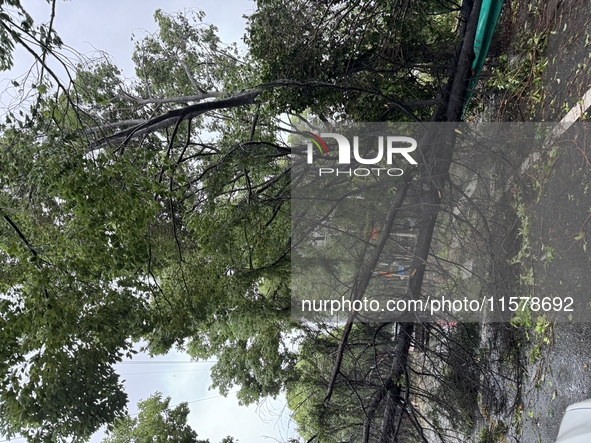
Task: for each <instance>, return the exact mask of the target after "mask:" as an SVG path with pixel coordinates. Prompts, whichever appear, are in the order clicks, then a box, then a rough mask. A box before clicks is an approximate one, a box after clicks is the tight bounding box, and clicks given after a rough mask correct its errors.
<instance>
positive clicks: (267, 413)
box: [0, 0, 295, 443]
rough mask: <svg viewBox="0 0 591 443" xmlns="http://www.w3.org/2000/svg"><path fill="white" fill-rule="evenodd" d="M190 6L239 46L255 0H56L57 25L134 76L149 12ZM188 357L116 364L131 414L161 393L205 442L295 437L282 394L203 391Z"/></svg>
mask: <svg viewBox="0 0 591 443" xmlns="http://www.w3.org/2000/svg"><path fill="white" fill-rule="evenodd" d="M21 2H22V4H23V6H24V7H25V9H26V10H27V11H28V12H29V13H30V14H31V15H33V18H34V19H35V21H36V23H40V22H46V21H48V19H49V12H50V10H49V6H48V4H47V2H46V1H45V0H21ZM192 8H195V9H202V10H203V11H205V13H206V18H205V21H206V22H208V23H212V24H214V25H216V26H217V27H218V28H219V35H220V38H221V39H222V41H223V42H224V43H231V42H237V43H238V44H239V45H242V44H243V43H242V41H241V38H242V36H243V34H244V26H245V20H244V19H243V18H242V16H243V15H248V14H250V13H251V12H252V11H253V2H252V1H249V0H223V1H222V0H217V1H211V0H209V1H206V0H192V1H190V2H188V1H182V0H167V1H166V2H164V1H155V0H142V1H139V0H101V1H90V0H72V1H62V0H58V4H57V15H56V19H55V29H56V30H57V32H58V34H59V35H60V37H61V38H62V40H63V41H64V43H65V44H66V45H68V46H70V47H72V48H73V49H75V50H76V51H78V52H80V53H82V54H84V55H86V56H88V57H93V56H96V54H97V51H105V52H107V53H108V54H110V55H111V56H112V57H113V59H114V61H115V62H116V64H117V66H119V67H120V68H121V69H123V73H124V75H125V76H126V77H132V76H133V75H134V69H133V64H132V62H131V54H132V52H133V42H132V40H131V35H132V33H133V34H135V36H136V38H141V36H142V35H145V33H148V32H149V33H152V32H154V31H156V24H155V23H154V20H153V15H154V11H156V10H157V9H162V10H163V11H164V12H168V13H174V12H177V11H182V10H185V9H192ZM31 64H32V58H31V57H30V56H29V55H28V54H25V53H23V52H17V53H16V54H15V67H14V69H13V70H12V71H10V72H2V73H0V91H4V90H5V88H6V86H7V85H8V84H9V82H10V80H11V79H13V78H15V77H17V76H19V75H22V74H23V73H24V72H26V71H27V70H28V68H29V67H30V66H31ZM8 98H9V97H8ZM6 99H7V96H6V93H4V95H3V96H2V104H6ZM0 114H4V112H0ZM189 360H190V359H189V357H188V356H187V355H186V354H182V353H178V352H173V353H171V354H170V355H168V356H165V357H159V358H157V359H152V360H150V358H149V357H148V356H147V355H145V354H138V355H136V356H135V358H134V360H133V361H132V362H125V363H123V364H120V365H117V368H118V371H119V373H120V374H123V375H124V376H123V377H122V378H123V379H125V380H126V381H125V388H126V390H127V393H128V395H129V400H130V402H129V410H130V412H131V413H134V412H136V411H137V408H136V403H137V401H138V400H140V399H145V398H147V397H149V396H150V395H151V394H152V393H154V392H155V391H160V392H162V393H163V394H164V395H165V396H171V397H172V401H171V404H172V405H176V404H178V403H180V402H183V401H186V402H190V405H189V406H190V409H191V414H190V416H189V422H190V424H191V426H192V427H193V429H195V431H196V432H197V433H198V434H199V437H200V438H209V439H210V441H211V443H217V442H219V441H220V439H221V438H223V437H225V436H227V435H232V436H233V437H235V438H238V439H239V440H240V442H241V443H247V442H254V441H261V439H262V438H263V437H264V436H268V437H270V438H272V439H274V440H276V441H286V440H287V437H288V436H295V434H294V424H293V423H290V422H289V418H288V413H287V411H286V408H285V399H284V398H280V399H278V400H276V401H267V402H265V403H264V404H263V405H261V406H259V407H258V408H257V407H255V406H251V407H249V408H246V407H239V406H238V403H237V400H236V397H235V395H232V394H230V395H229V396H228V398H223V397H221V396H219V394H218V393H217V391H214V390H208V387H209V385H210V379H209V369H210V368H211V366H212V364H213V363H212V362H193V363H191V362H189ZM183 362H184V363H183ZM125 374H126V375H125ZM100 435H102V433H101V434H97V435H96V436H95V437H94V438H93V439H92V440H91V441H92V442H98V441H100V439H101V437H100ZM0 438H1V437H0ZM16 441H17V442H18V441H23V440H21V439H19V440H16ZM270 441H272V440H270Z"/></svg>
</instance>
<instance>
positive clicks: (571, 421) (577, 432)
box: [556, 398, 591, 443]
mask: <svg viewBox="0 0 591 443" xmlns="http://www.w3.org/2000/svg"><path fill="white" fill-rule="evenodd" d="M589 442H591V398H590V399H587V400H584V401H581V402H579V403H575V404H572V405H570V406H569V407H568V408H566V412H565V413H564V417H563V418H562V422H561V423H560V430H559V431H558V437H556V443H589Z"/></svg>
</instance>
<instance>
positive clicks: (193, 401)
mask: <svg viewBox="0 0 591 443" xmlns="http://www.w3.org/2000/svg"><path fill="white" fill-rule="evenodd" d="M235 393H236V392H229V393H228V394H235ZM220 397H224V396H223V395H221V394H220V395H214V396H212V397H206V398H200V399H199V400H192V401H182V402H180V403H178V404H176V405H170V406H169V408H174V407H176V406H178V405H180V404H183V403H187V404H188V405H190V404H192V403H199V402H202V401H205V400H211V399H214V398H220ZM139 414H140V413H139V412H134V413H133V414H129V415H130V416H133V415H139Z"/></svg>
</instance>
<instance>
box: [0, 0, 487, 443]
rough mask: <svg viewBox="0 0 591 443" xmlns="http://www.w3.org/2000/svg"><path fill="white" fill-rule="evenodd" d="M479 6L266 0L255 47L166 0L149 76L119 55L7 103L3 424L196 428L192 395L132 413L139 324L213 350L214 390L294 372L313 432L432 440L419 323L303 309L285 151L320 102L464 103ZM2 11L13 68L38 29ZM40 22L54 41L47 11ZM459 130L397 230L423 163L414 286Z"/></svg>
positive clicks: (305, 429) (444, 112) (0, 284)
mask: <svg viewBox="0 0 591 443" xmlns="http://www.w3.org/2000/svg"><path fill="white" fill-rule="evenodd" d="M5 5H8V6H12V7H14V8H16V9H15V11H16V14H17V15H18V14H20V16H22V17H24V18H25V22H27V20H28V18H27V17H28V15H27V14H26V12H25V11H24V10H23V9H22V7H21V5H20V4H19V3H18V2H5V1H0V14H4V12H3V9H2V8H3V7H4V6H5ZM479 7H480V1H479V0H476V1H471V0H465V1H464V2H463V3H462V5H461V6H457V5H455V4H453V3H451V2H446V1H436V0H433V1H416V0H396V1H360V2H348V1H320V2H318V1H308V0H301V1H283V0H261V1H259V2H258V3H257V9H256V11H255V12H254V13H253V15H252V16H251V17H249V22H248V23H249V24H248V31H247V36H246V41H247V43H248V45H249V52H248V53H246V54H242V53H240V51H238V49H237V47H236V46H235V45H225V44H223V43H222V42H221V41H220V39H219V38H218V37H217V34H216V31H217V30H216V28H215V27H214V26H212V25H206V24H205V23H203V14H202V13H199V12H189V13H186V14H181V13H179V14H175V15H169V14H166V13H164V12H162V11H157V12H156V13H155V20H156V22H157V24H158V27H159V30H158V31H157V32H156V33H155V34H153V35H148V36H147V37H145V38H142V39H140V40H137V41H136V46H135V52H134V55H133V61H134V62H135V65H136V76H137V79H136V80H134V81H132V82H129V81H126V80H125V79H123V78H122V76H121V73H120V71H119V70H118V68H117V67H116V66H114V65H113V64H111V63H110V62H109V61H104V60H102V61H97V62H93V63H88V64H80V65H79V66H78V68H77V70H76V72H75V73H74V75H73V84H72V87H71V88H70V89H66V88H63V87H61V88H51V87H48V88H47V90H43V91H42V90H40V91H39V95H38V98H37V100H36V102H35V103H34V104H33V105H32V106H31V108H30V109H29V110H28V111H27V112H25V113H24V115H23V116H22V117H20V116H19V115H18V114H14V113H10V114H9V115H8V116H7V119H6V121H5V123H3V124H2V125H1V127H0V130H1V131H2V133H1V138H0V216H1V217H2V219H3V220H2V221H3V223H1V224H0V380H1V381H0V432H2V433H4V434H5V435H8V436H13V435H15V434H16V433H20V434H22V435H24V436H26V437H27V439H28V440H29V441H38V442H44V441H84V440H86V439H87V438H88V437H89V436H90V435H91V434H92V433H93V432H94V431H95V430H96V429H98V428H99V427H100V426H101V425H103V424H113V423H117V424H116V425H115V427H114V431H113V434H112V436H111V437H109V438H108V439H107V440H106V441H108V442H119V441H122V442H123V441H136V440H137V441H143V440H142V439H145V438H147V436H148V435H150V434H151V435H153V436H154V435H155V436H157V437H156V438H157V439H160V438H162V439H163V440H164V437H163V436H164V435H165V434H166V433H168V434H169V435H175V436H176V437H175V441H186V442H198V440H196V434H195V433H194V432H193V431H192V430H190V428H188V426H187V425H186V416H187V412H188V411H187V407H186V405H184V406H183V405H181V406H179V407H177V408H175V409H172V410H171V409H170V408H169V399H166V400H162V397H161V396H155V397H152V398H150V399H148V400H146V401H145V402H143V403H142V404H141V405H140V409H141V413H140V416H139V417H138V418H137V419H132V418H130V417H128V416H126V415H125V408H126V401H127V398H126V394H125V393H124V391H123V387H122V385H121V382H120V380H119V378H118V376H117V374H116V373H115V371H114V369H113V364H114V363H116V362H118V361H121V359H122V358H123V357H124V356H125V355H131V353H132V352H133V343H134V342H137V341H139V340H140V339H141V340H145V341H146V342H147V350H148V351H149V352H151V353H153V354H163V353H166V352H167V351H169V350H170V349H171V348H173V347H176V348H179V349H186V350H187V351H188V352H189V354H190V355H191V356H192V357H194V358H197V359H205V358H209V357H216V358H217V360H218V362H217V363H216V365H215V366H214V368H213V370H212V380H213V384H214V387H217V388H218V389H219V390H220V392H222V393H228V392H229V390H230V389H231V388H232V387H234V386H237V387H239V393H238V398H239V400H240V401H241V402H242V403H252V402H256V401H258V400H260V399H262V398H264V397H266V396H277V395H278V394H279V393H280V392H284V391H285V390H287V391H288V392H289V393H290V394H291V395H292V396H291V398H290V406H291V407H292V408H293V409H294V410H296V420H297V421H298V424H299V425H300V427H301V429H302V433H303V434H304V435H306V436H308V437H309V438H312V437H315V436H316V437H317V436H318V435H322V436H323V437H322V438H323V439H324V438H326V441H337V439H340V438H342V439H346V438H349V437H348V436H351V435H354V436H355V441H363V442H367V441H374V440H375V441H396V440H392V439H396V438H399V437H400V436H407V437H408V436H409V435H412V436H413V437H412V438H416V439H417V441H420V439H421V438H423V439H424V433H423V431H422V426H427V425H425V423H428V422H425V421H421V418H420V417H419V416H418V413H416V410H415V409H412V411H411V407H410V406H408V405H409V404H410V403H409V400H408V397H405V395H406V396H408V391H407V392H406V393H405V391H404V389H403V387H404V386H406V385H405V384H404V382H402V380H403V379H404V377H407V376H408V365H407V361H408V349H409V347H410V345H411V341H412V340H414V339H413V337H415V332H416V330H415V329H414V325H413V324H402V325H401V326H400V327H399V328H398V329H397V332H396V334H392V333H391V332H388V331H387V330H386V329H383V328H382V327H380V326H376V325H364V326H359V328H357V327H353V323H354V320H355V318H354V315H353V317H351V318H350V319H349V322H348V323H347V325H346V326H345V327H340V326H338V327H337V326H335V325H332V326H331V325H323V327H325V328H326V330H325V331H323V332H321V333H320V332H319V329H318V328H317V327H315V326H312V325H310V324H306V323H305V322H298V321H297V320H295V319H293V318H292V317H290V307H291V300H290V288H289V286H290V281H289V278H290V254H291V248H292V244H291V237H290V228H291V221H290V181H291V173H292V172H293V171H292V170H291V163H290V157H294V156H298V155H301V153H302V151H301V149H300V150H299V151H298V150H297V149H295V148H294V149H292V147H291V146H290V145H289V144H287V143H285V141H284V137H282V136H281V132H282V131H283V132H284V133H285V132H288V133H289V132H293V131H296V132H297V129H296V126H295V125H294V122H295V121H296V119H297V121H306V118H309V119H311V120H312V119H318V121H322V122H323V123H325V124H327V123H328V124H333V123H336V122H343V121H345V122H346V121H359V120H364V121H397V120H404V121H427V120H433V121H458V120H459V119H460V116H461V113H462V109H463V104H464V102H463V97H464V95H465V92H466V87H467V79H469V77H470V75H471V73H470V63H471V57H473V53H472V46H471V45H472V40H473V36H474V32H475V31H474V30H475V26H476V21H477V17H478V11H479ZM11 17H14V16H11ZM2 23H3V24H2V28H0V38H1V40H0V49H1V50H2V51H3V52H1V53H0V64H1V65H0V66H1V67H2V68H6V67H8V66H10V60H11V58H10V54H11V51H12V50H13V48H14V46H15V44H21V43H22V39H21V37H18V36H17V34H18V32H21V31H22V30H23V29H24V30H27V31H29V32H32V31H30V29H32V28H31V24H29V25H27V26H28V27H27V28H23V26H24V25H22V24H21V25H17V24H16V22H15V21H14V19H12V18H11V19H10V20H8V21H6V22H2ZM43 29H45V31H43ZM36 32H37V31H36ZM34 35H36V36H37V34H34ZM48 36H51V37H48ZM36 38H37V40H36V41H37V42H38V44H39V45H40V46H41V47H42V48H54V47H57V46H59V44H60V41H59V39H58V37H57V36H55V35H54V33H53V30H52V29H51V25H50V26H49V28H47V27H46V28H43V27H41V28H39V31H38V36H37V37H36ZM48 38H50V40H47V39H48ZM49 41H50V42H51V45H49V43H47V42H49ZM40 61H41V62H43V61H44V59H43V57H41V60H40ZM44 81H45V83H47V85H48V86H49V84H50V82H51V81H52V80H51V75H49V77H48V78H46V79H45V80H44ZM53 81H54V82H55V79H53ZM454 137H455V136H454V135H453V133H452V134H451V135H449V134H447V135H445V136H444V137H441V139H440V140H437V143H436V144H435V145H436V147H435V148H433V149H431V150H426V151H424V152H422V157H423V161H422V164H421V165H420V167H419V168H417V169H416V171H415V172H413V173H412V174H409V175H408V176H406V177H405V178H404V179H403V180H401V182H400V183H399V185H400V186H399V188H397V189H396V192H395V193H394V196H393V200H392V202H391V204H392V207H391V208H390V210H389V214H390V215H389V218H388V220H386V224H385V225H384V227H383V230H382V232H383V235H385V236H387V235H389V232H390V230H391V229H392V224H393V223H394V219H395V217H396V214H397V211H398V209H399V208H400V206H401V205H402V204H403V203H404V201H405V197H406V193H407V192H409V194H410V193H412V190H411V191H409V188H411V187H413V186H415V185H416V183H417V182H418V183H419V184H418V185H416V186H417V189H420V190H421V202H422V203H421V206H420V208H421V210H420V211H418V214H419V215H418V216H417V217H418V225H420V226H421V229H420V230H419V233H418V240H417V245H416V248H415V251H414V258H413V261H412V269H411V270H410V271H409V272H411V273H412V275H413V278H412V279H411V280H410V282H409V285H408V288H407V289H405V290H408V291H410V292H414V293H418V292H420V290H421V285H422V282H423V279H424V273H425V263H426V262H427V259H428V256H429V252H430V245H431V240H432V237H433V232H434V229H435V223H436V220H437V214H438V211H439V207H440V205H441V202H442V198H443V197H442V190H444V189H446V186H447V180H448V177H449V167H450V163H451V157H452V154H453V144H454V140H455V139H454ZM413 174H414V175H416V177H417V180H414V177H413ZM419 179H420V180H419ZM413 180H414V181H413ZM413 189H414V188H413ZM388 223H389V224H388ZM378 243H379V242H378ZM376 251H377V252H375V253H374V255H375V257H374V258H375V260H374V262H375V261H376V260H377V258H378V257H379V254H380V250H379V248H378V249H376ZM374 267H375V263H374ZM372 271H373V268H372V267H371V266H368V267H366V268H363V269H362V270H361V272H360V274H359V275H360V279H361V280H364V279H365V280H367V279H369V278H370V277H371V275H372ZM361 280H360V281H361ZM366 286H367V284H366ZM358 288H359V289H358V293H355V294H352V297H360V296H361V295H362V292H363V290H364V289H363V284H360V285H359V286H358ZM419 330H420V328H419ZM376 339H379V341H380V342H381V343H384V342H387V341H391V346H390V345H389V347H388V349H384V352H375V353H373V355H372V356H371V357H372V358H373V360H372V358H370V357H369V356H368V352H369V351H367V349H368V347H367V345H366V343H365V342H366V341H367V340H369V342H370V343H371V341H372V340H374V341H375V340H376ZM354 341H355V342H357V341H358V342H359V343H357V344H353V342H354ZM443 341H445V340H443ZM371 346H375V344H372V345H371ZM384 346H385V345H384ZM345 348H347V349H354V350H353V351H352V352H351V353H349V354H346V355H345V356H343V355H344V350H345ZM378 354H380V355H381V356H382V357H379V356H378ZM386 355H389V357H388V359H389V360H388V359H386V358H385V357H384V356H386ZM380 358H381V359H380ZM386 364H389V365H390V366H389V368H387V369H385V365H386ZM368 371H369V373H370V374H373V375H367V374H368ZM371 371H373V372H371ZM376 371H377V372H376ZM347 374H349V375H347ZM376 374H378V375H376ZM385 380H389V381H385ZM350 389H352V392H354V393H355V396H356V397H352V396H351V391H350ZM323 394H324V395H323ZM361 397H363V399H362V400H359V399H361ZM368 398H369V399H370V400H368ZM331 402H332V403H331ZM303 404H305V405H306V406H302V405H303ZM359 408H361V410H363V411H364V412H363V413H360V412H359V410H360V409H359ZM311 411H312V412H311ZM380 414H381V415H382V416H383V418H382V419H381V420H378V419H377V418H376V417H377V416H378V415H380ZM404 417H406V419H408V420H409V421H408V422H405V421H404V420H403V418H404ZM393 422H398V423H403V425H399V426H398V427H395V426H390V425H388V424H387V423H393ZM327 423H328V425H327ZM433 426H434V425H433ZM351 429H354V431H351ZM376 429H378V430H376ZM177 437H178V438H177ZM407 437H405V438H407ZM351 438H352V437H351ZM408 438H410V437H408ZM152 441H156V440H152ZM158 441H160V440H158ZM322 441H325V440H322ZM405 441H411V440H410V439H408V440H405Z"/></svg>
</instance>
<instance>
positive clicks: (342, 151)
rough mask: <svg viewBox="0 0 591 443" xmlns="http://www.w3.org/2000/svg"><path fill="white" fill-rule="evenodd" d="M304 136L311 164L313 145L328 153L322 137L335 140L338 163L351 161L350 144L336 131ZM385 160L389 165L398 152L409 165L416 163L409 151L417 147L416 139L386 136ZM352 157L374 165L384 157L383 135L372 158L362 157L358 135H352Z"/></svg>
mask: <svg viewBox="0 0 591 443" xmlns="http://www.w3.org/2000/svg"><path fill="white" fill-rule="evenodd" d="M305 136H306V137H307V138H308V139H309V140H310V141H309V142H308V150H307V162H308V164H312V163H313V161H314V145H315V146H316V147H317V148H318V150H319V151H320V153H321V154H324V155H328V152H329V151H328V145H327V144H326V142H325V141H324V138H326V137H331V138H333V139H335V140H336V141H337V144H338V147H339V163H340V164H349V163H351V144H350V143H349V140H348V139H347V138H346V137H345V136H343V135H341V134H337V133H332V132H326V133H324V132H323V133H321V134H320V135H316V134H312V133H311V132H306V133H305ZM385 138H386V149H385V153H386V161H387V163H388V164H389V165H391V164H392V159H393V157H394V155H395V154H400V155H402V157H404V159H405V160H406V161H407V162H409V163H410V164H411V165H416V164H417V162H416V160H415V159H414V158H412V157H411V156H410V153H411V152H413V151H414V150H415V149H417V141H416V140H415V139H414V138H412V137H404V136H390V135H389V136H386V137H385ZM353 157H354V158H355V161H357V162H358V163H359V164H362V165H375V164H377V163H379V162H380V161H382V159H383V157H384V137H383V136H380V137H378V151H377V154H376V156H375V157H374V158H363V157H361V155H360V153H359V137H357V136H355V137H353Z"/></svg>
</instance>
